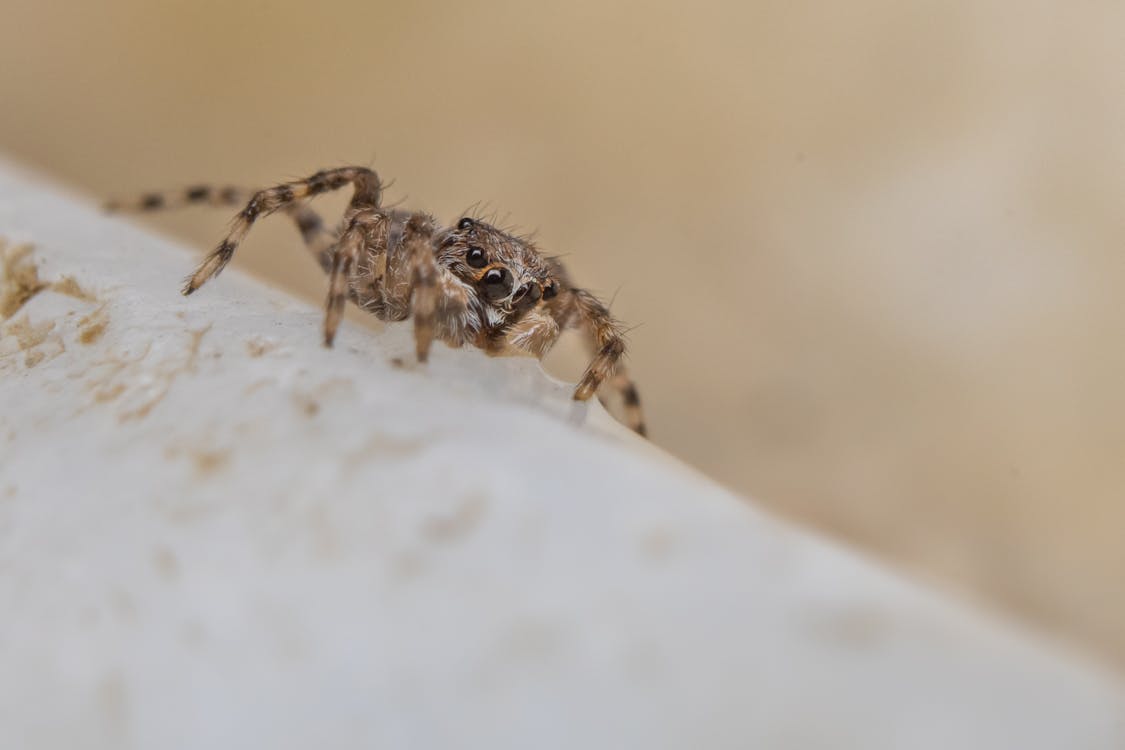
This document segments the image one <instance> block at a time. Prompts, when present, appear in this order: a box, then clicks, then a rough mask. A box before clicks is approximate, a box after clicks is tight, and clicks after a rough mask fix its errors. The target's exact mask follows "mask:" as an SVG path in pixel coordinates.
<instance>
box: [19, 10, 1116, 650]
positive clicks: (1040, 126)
mask: <svg viewBox="0 0 1125 750" xmlns="http://www.w3.org/2000/svg"><path fill="white" fill-rule="evenodd" d="M1123 39H1125V5H1123V4H1121V3H1110V2H1081V3H1067V4H1063V3H1026V2H1017V1H1016V0H985V1H984V2H980V1H978V0H960V1H959V2H953V3H951V2H947V1H945V0H940V1H937V0H935V1H930V2H911V3H901V2H897V1H892V0H853V2H847V3H841V2H828V1H822V2H792V1H791V0H787V1H785V2H750V3H743V2H729V3H714V2H695V3H687V4H684V3H679V2H667V1H665V0H659V1H656V2H634V3H626V4H617V3H610V4H606V3H602V2H591V1H589V0H580V1H578V2H568V3H565V4H560V5H559V6H557V7H553V8H552V7H547V6H545V5H542V6H541V5H538V4H528V3H517V2H510V3H505V2H499V1H496V2H445V3H436V4H425V3H396V4H389V3H375V2H358V1H357V2H348V3H340V4H336V5H332V4H331V3H325V4H319V5H314V4H312V3H297V2H264V1H255V2H237V3H220V2H209V1H207V2H201V1H198V0H196V1H194V2H190V3H189V2H165V3H159V2H158V3H152V2H141V1H140V0H136V1H130V2H111V3H86V2H75V1H71V2H60V3H39V2H26V1H25V0H16V1H15V2H14V3H13V2H12V0H9V2H8V3H7V4H6V6H5V12H4V22H3V25H2V26H0V111H2V116H0V151H3V152H6V153H8V154H9V155H14V156H15V157H17V158H19V159H20V160H22V161H24V162H26V163H30V164H32V165H35V166H38V167H39V168H41V169H43V170H46V171H47V172H49V173H52V174H54V175H55V176H57V177H59V178H61V179H63V180H65V181H67V182H69V183H71V184H73V185H76V186H79V187H80V188H81V189H83V190H85V191H86V192H88V193H89V194H90V195H91V196H107V195H129V194H132V193H135V192H137V191H139V190H142V189H149V188H161V187H176V186H184V185H187V184H190V183H195V182H200V181H217V182H233V183H240V184H241V183H246V184H250V185H255V186H256V185H266V184H271V183H274V182H277V181H278V180H279V179H283V178H289V177H294V176H302V175H305V174H308V173H310V172H312V171H314V170H315V169H317V168H320V167H324V166H332V165H340V164H345V163H352V162H358V163H364V164H368V163H369V164H372V165H373V166H375V167H376V168H377V169H378V170H379V171H380V173H381V174H383V176H384V177H386V178H394V179H395V181H396V182H395V185H394V187H393V188H392V189H391V191H390V196H391V198H392V200H394V199H405V200H406V203H407V205H409V206H413V207H426V208H429V209H430V210H432V211H434V212H435V213H436V214H437V215H438V216H439V217H444V218H446V219H453V218H455V217H457V216H458V215H459V214H460V212H461V211H463V210H464V209H465V208H466V207H467V206H469V205H470V204H472V203H475V202H477V201H483V202H485V203H486V204H487V205H488V206H490V207H492V208H494V209H496V210H497V211H499V212H500V213H501V214H509V215H510V217H511V220H512V221H514V222H516V223H519V224H522V225H524V226H525V227H528V228H537V229H538V230H539V238H540V241H541V243H542V245H543V246H545V247H546V248H549V249H550V250H552V251H554V252H559V253H563V254H566V255H567V256H568V258H567V262H568V263H569V265H570V267H571V268H572V270H573V271H574V273H575V275H576V276H577V278H578V279H580V280H581V281H582V282H583V283H585V284H587V285H589V286H591V287H592V288H594V289H596V290H598V291H600V292H602V293H603V294H605V295H607V296H611V297H614V299H615V302H614V310H615V311H616V312H617V313H618V315H619V316H620V317H621V318H623V319H624V320H626V321H628V322H630V323H633V324H637V325H638V327H637V328H636V329H635V330H634V331H633V332H632V338H631V340H632V350H631V362H632V367H633V370H634V372H635V374H636V376H637V378H638V380H639V382H640V385H641V387H642V395H643V396H644V397H645V405H646V408H647V410H648V413H649V423H650V426H651V429H652V432H653V438H654V440H655V441H656V442H657V443H658V444H660V445H663V446H665V447H666V448H668V449H669V450H670V451H672V452H673V453H675V454H677V455H679V456H682V457H683V458H684V459H686V460H687V461H689V462H691V463H692V464H694V465H696V466H698V467H700V468H701V469H702V470H704V471H706V472H707V473H709V474H711V475H713V476H715V477H717V478H718V479H720V480H721V481H723V482H725V483H726V484H728V485H730V486H732V487H734V488H736V489H738V490H741V491H743V492H746V493H748V494H750V495H753V496H755V497H756V498H758V499H759V500H760V501H761V502H763V503H765V504H767V505H769V506H770V507H772V508H774V509H776V510H777V511H779V512H781V513H783V514H785V515H788V516H790V517H796V518H799V519H802V520H803V521H806V522H811V523H813V524H815V525H817V526H819V527H821V528H823V529H826V530H829V531H831V532H833V533H836V534H839V535H841V536H843V537H845V538H847V539H850V540H853V541H856V542H859V543H862V544H864V545H866V546H868V547H869V548H872V549H874V550H876V551H877V552H878V553H879V554H881V555H884V556H889V557H891V558H893V559H895V560H898V561H900V562H905V563H907V564H908V565H909V566H911V568H912V569H913V570H914V571H915V572H916V573H918V574H920V575H922V576H923V577H927V578H930V579H931V580H938V581H941V582H942V583H943V585H946V586H947V587H952V588H956V589H958V590H960V591H962V592H965V593H967V594H969V595H971V596H974V597H976V598H978V599H981V600H984V601H990V602H998V603H1000V604H1001V605H1003V606H1004V607H1005V608H1007V609H1008V610H1009V611H1014V612H1017V613H1020V614H1021V615H1024V616H1029V617H1030V618H1032V619H1033V620H1035V621H1037V622H1039V623H1041V624H1045V625H1048V626H1050V627H1052V628H1055V629H1057V630H1059V631H1061V632H1063V633H1065V634H1067V635H1068V636H1069V637H1070V638H1071V639H1072V640H1075V641H1077V642H1080V643H1081V644H1082V645H1083V646H1084V647H1085V648H1087V649H1088V650H1091V651H1094V652H1095V653H1099V654H1101V655H1103V657H1107V658H1108V659H1110V660H1112V661H1113V662H1114V663H1116V664H1117V665H1118V667H1121V666H1125V544H1123V543H1122V537H1123V531H1125V461H1123V458H1125V396H1123V395H1122V391H1123V389H1125V348H1123V345H1122V344H1123V342H1125V323H1123V321H1125V302H1123V293H1125V260H1123V258H1125V254H1123V252H1125V211H1123V210H1122V208H1123V207H1125V45H1123V44H1122V43H1121V42H1122V40H1123ZM327 204H328V205H338V204H332V202H331V201H328V202H327ZM228 218H229V216H228V215H227V214H225V213H222V212H220V213H219V214H216V213H213V212H210V211H207V210H199V211H196V212H192V213H183V214H177V215H175V216H167V217H162V218H159V219H155V218H154V219H153V220H152V221H153V223H154V224H156V225H157V226H159V227H161V228H163V229H164V230H165V231H169V232H172V233H175V234H178V235H180V236H182V237H185V238H187V239H188V240H190V241H191V242H193V243H195V244H196V245H198V246H199V247H200V248H201V250H202V249H203V248H206V247H208V246H210V245H212V244H213V243H214V242H215V241H216V240H217V239H218V237H219V236H220V235H221V233H222V231H223V227H224V226H225V222H226V220H227V219H228ZM2 230H3V228H2V227H0V232H2ZM236 263H237V264H238V265H239V266H240V267H242V268H244V269H250V270H251V271H253V272H254V273H257V274H259V275H260V276H263V277H265V278H268V279H272V280H274V281H276V282H279V283H281V284H283V285H285V286H288V287H290V288H292V289H294V290H296V291H298V292H300V293H301V294H304V295H307V296H309V297H310V298H313V299H315V300H317V301H318V302H319V300H320V299H321V298H322V294H323V290H324V284H323V280H322V279H321V278H320V276H319V272H318V271H317V270H316V269H315V268H314V266H313V264H312V263H311V262H309V261H308V260H307V258H306V257H305V256H304V254H303V252H302V250H301V249H300V244H299V242H298V240H297V239H296V238H295V236H294V235H293V233H292V231H291V229H290V228H289V227H288V226H287V225H286V224H285V222H280V221H277V222H267V224H266V225H263V226H262V227H261V230H260V231H259V230H256V231H255V234H254V235H252V236H251V240H250V241H249V242H248V244H247V245H246V246H245V248H244V252H242V254H241V255H240V257H239V258H238V259H237V261H236ZM185 271H186V269H185ZM177 281H178V279H173V280H170V286H169V294H174V293H175V288H176V282H177ZM553 364H554V367H556V368H557V369H558V370H560V371H561V372H562V373H564V374H565V373H571V374H573V372H574V371H575V368H576V364H575V363H574V362H573V361H572V358H568V357H567V356H565V354H564V355H563V356H560V357H557V358H556V361H555V362H554V363H553Z"/></svg>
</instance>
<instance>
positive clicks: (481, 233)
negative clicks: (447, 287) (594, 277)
mask: <svg viewBox="0 0 1125 750" xmlns="http://www.w3.org/2000/svg"><path fill="white" fill-rule="evenodd" d="M437 260H438V263H440V264H441V265H443V266H445V267H446V268H448V269H449V270H450V271H452V272H453V274H454V275H455V276H457V278H459V279H461V281H462V282H464V283H465V284H466V285H468V286H471V287H472V288H473V289H474V290H475V291H476V292H477V295H478V297H479V298H480V299H481V300H482V301H483V302H484V303H485V304H486V305H487V306H488V307H490V308H492V309H493V310H495V311H496V312H498V313H500V314H501V315H502V316H504V317H506V316H507V315H508V314H511V313H513V312H518V311H523V310H526V309H529V308H531V307H534V306H535V305H537V304H538V303H539V301H540V300H549V299H551V298H552V297H554V296H555V295H556V294H558V291H559V283H558V281H557V280H556V279H555V278H554V276H553V273H552V271H553V269H552V267H551V265H550V264H549V263H548V262H547V260H546V259H545V258H544V257H543V256H542V255H540V254H539V253H538V252H537V251H536V250H535V246H534V245H532V244H531V242H530V241H529V240H527V239H525V238H523V237H516V236H514V235H511V234H508V233H507V232H504V231H503V230H501V229H497V228H496V227H494V226H492V225H490V224H486V223H484V222H483V221H480V220H478V219H473V218H470V217H467V216H466V217H465V218H463V219H461V220H460V221H458V222H457V224H455V225H454V226H453V227H451V228H450V229H448V230H446V231H445V232H444V233H443V234H442V235H441V237H440V238H439V241H438V250H437Z"/></svg>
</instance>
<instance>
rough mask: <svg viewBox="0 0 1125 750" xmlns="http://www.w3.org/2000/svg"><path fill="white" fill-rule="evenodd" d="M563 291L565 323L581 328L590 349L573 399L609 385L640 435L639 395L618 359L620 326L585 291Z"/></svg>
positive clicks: (621, 338)
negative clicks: (590, 352)
mask: <svg viewBox="0 0 1125 750" xmlns="http://www.w3.org/2000/svg"><path fill="white" fill-rule="evenodd" d="M563 294H564V295H567V299H566V300H565V301H564V304H565V305H566V306H567V307H568V308H569V315H568V316H567V318H566V320H567V323H568V324H569V325H572V326H575V327H578V328H582V329H583V330H585V332H586V334H587V336H588V337H589V340H590V345H591V348H592V349H593V351H594V358H593V360H591V362H590V364H589V366H588V367H587V368H586V372H585V373H583V375H582V379H581V380H579V381H578V386H577V387H576V388H575V389H574V399H575V400H576V401H585V400H586V399H588V398H590V397H591V396H593V395H594V394H595V393H597V391H598V389H599V388H600V387H601V386H602V385H603V384H605V383H608V384H609V385H612V386H613V387H614V388H615V389H616V390H617V391H618V392H619V393H620V394H621V399H622V402H623V403H624V406H625V417H626V425H627V426H628V427H630V428H631V429H633V430H634V431H635V432H637V433H639V434H641V435H644V434H645V432H646V429H645V423H644V414H643V412H642V411H641V399H640V395H639V394H638V393H637V387H636V386H635V385H634V384H633V381H632V380H631V379H630V378H629V376H628V375H626V373H625V369H624V367H623V366H622V365H621V358H622V356H623V355H624V354H625V338H624V334H623V332H622V330H621V325H620V324H619V323H618V322H617V321H616V320H614V319H613V316H611V315H610V314H609V310H607V309H606V307H605V305H603V304H602V303H601V302H600V301H598V299H597V298H596V297H594V295H592V294H590V293H589V292H587V291H585V290H583V289H570V290H567V291H564V292H563Z"/></svg>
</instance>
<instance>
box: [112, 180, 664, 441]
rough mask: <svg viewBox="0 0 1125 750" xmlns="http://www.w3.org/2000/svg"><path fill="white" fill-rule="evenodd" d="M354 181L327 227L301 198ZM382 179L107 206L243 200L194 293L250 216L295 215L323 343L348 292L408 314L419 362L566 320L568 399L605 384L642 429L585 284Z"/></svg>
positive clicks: (381, 314) (190, 192)
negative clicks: (582, 346)
mask: <svg viewBox="0 0 1125 750" xmlns="http://www.w3.org/2000/svg"><path fill="white" fill-rule="evenodd" d="M347 185H351V186H352V188H353V192H352V198H351V202H350V203H349V204H348V207H347V209H346V210H345V212H344V216H343V220H342V221H341V223H340V224H339V226H338V227H337V228H336V229H335V230H334V231H333V230H331V229H329V228H327V227H326V226H325V224H324V221H323V220H322V219H321V218H320V216H319V215H318V214H317V213H316V212H314V211H313V210H312V209H311V208H309V207H308V205H307V200H306V199H308V198H311V197H313V196H316V195H320V194H322V193H326V192H330V191H333V190H338V189H340V188H342V187H345V186H347ZM382 194H383V184H382V183H381V182H380V181H379V176H378V175H377V174H376V173H375V172H374V171H373V170H371V169H368V168H366V167H341V168H338V169H325V170H321V171H319V172H317V173H316V174H314V175H312V176H311V177H308V178H307V179H303V180H295V181H292V182H286V183H283V184H280V185H277V186H275V187H271V188H267V189H265V190H258V191H250V190H243V189H239V188H233V187H224V188H215V187H212V186H209V185H200V186H196V187H191V188H188V189H186V190H183V191H178V192H169V193H162V192H155V193H148V194H145V195H142V196H141V197H140V198H139V199H138V200H137V201H135V202H131V203H121V202H111V203H109V204H108V205H107V206H106V208H107V210H110V211H115V210H135V211H154V210H158V209H164V208H174V207H179V206H186V205H190V204H209V205H213V206H220V207H221V206H244V207H243V208H242V210H241V211H240V212H239V213H238V214H237V215H236V217H235V219H234V222H233V225H232V228H231V230H230V232H229V233H228V234H227V236H226V238H225V239H224V240H223V241H222V242H220V243H219V245H218V247H216V248H215V249H214V250H213V251H212V252H211V253H210V254H208V255H207V257H206V258H205V259H204V260H203V262H202V263H200V264H199V266H198V267H197V268H196V270H195V272H194V273H193V274H192V275H191V276H189V277H188V278H187V280H186V282H185V284H184V287H183V293H184V294H185V295H188V294H192V293H193V292H195V291H196V290H197V289H199V288H200V287H201V286H203V285H204V284H205V283H207V281H208V280H209V279H211V278H214V277H215V276H217V275H219V273H220V272H221V271H222V270H223V268H225V267H226V265H227V263H229V262H230V260H231V258H232V257H233V256H234V253H235V250H236V249H237V248H238V245H239V243H241V242H242V240H243V239H245V237H246V235H247V233H248V232H249V231H250V228H251V227H252V226H253V225H254V222H255V221H257V220H258V219H260V218H263V217H265V216H269V215H270V214H273V213H276V212H278V211H281V212H284V213H285V214H288V215H289V217H290V218H291V219H292V220H293V221H294V222H295V223H296V225H297V229H298V231H300V233H301V237H302V238H303V239H304V242H305V246H306V247H307V248H308V250H309V252H310V253H311V254H312V255H313V257H314V258H315V259H316V261H317V262H318V263H319V264H320V267H321V268H322V269H323V270H324V272H325V273H327V274H328V287H329V289H328V299H327V301H326V303H325V316H324V343H325V345H326V346H332V341H333V339H334V338H335V335H336V329H337V327H338V326H339V325H340V318H341V316H342V315H343V310H344V305H345V303H346V302H347V301H348V300H351V301H352V302H353V303H355V304H356V305H357V306H358V307H359V308H361V309H363V310H366V311H367V312H370V313H372V314H374V315H375V316H376V317H378V318H379V319H380V320H385V321H399V320H405V319H406V318H408V317H411V316H412V317H413V318H414V344H415V354H416V356H417V358H418V361H419V362H423V363H424V362H425V361H426V358H427V355H428V354H429V350H430V345H431V343H432V342H433V340H434V339H435V338H437V339H440V340H441V341H444V342H445V343H446V344H447V345H449V346H451V347H460V346H463V345H465V344H471V345H473V346H476V347H477V348H479V349H481V350H483V351H484V352H485V353H486V354H489V355H491V356H502V355H530V356H534V357H536V358H538V359H542V357H543V356H544V355H545V354H546V353H547V352H548V351H549V350H550V349H551V347H552V346H553V345H554V343H555V342H556V341H557V340H558V338H559V335H560V334H561V333H562V331H563V330H565V329H567V328H578V329H581V330H582V331H584V332H585V334H586V337H587V339H588V341H589V344H590V348H591V349H592V351H593V359H592V360H591V361H590V363H589V365H588V366H587V368H586V371H585V372H584V373H583V375H582V378H581V380H579V381H578V384H577V386H576V387H575V389H574V399H575V400H576V401H586V400H588V399H589V398H590V397H591V396H593V395H595V394H598V395H599V399H601V400H602V403H603V404H604V403H606V399H605V397H604V395H602V394H599V389H601V388H602V386H603V385H607V386H611V387H613V388H615V389H616V390H617V391H618V392H619V393H620V395H621V401H622V403H623V409H624V415H625V419H624V422H625V424H626V425H628V426H629V427H631V428H632V429H633V430H635V431H636V432H638V433H640V434H641V435H644V434H645V425H644V419H643V416H642V412H641V405H640V397H639V396H638V395H637V389H636V387H635V386H634V384H633V382H632V381H631V380H630V379H629V377H628V376H627V375H626V373H625V370H624V368H623V366H622V363H621V359H622V356H623V355H624V353H625V339H624V334H623V331H622V328H621V324H620V323H619V322H618V321H617V320H615V319H614V318H613V317H612V316H611V315H610V313H609V310H608V309H607V308H606V306H605V305H604V304H603V303H602V302H601V301H599V300H598V298H597V297H595V296H594V295H593V294H591V293H590V292H588V291H586V290H584V289H580V288H577V287H575V286H573V285H572V284H571V282H570V279H569V277H568V276H567V273H566V270H565V269H564V268H563V266H562V264H561V263H559V261H558V260H557V259H556V258H552V257H549V256H545V255H543V254H541V253H540V251H539V250H538V248H536V246H535V245H534V244H533V243H532V241H531V240H530V239H529V238H527V237H521V236H517V235H514V234H511V233H510V232H507V231H505V230H503V229H501V228H498V227H496V226H493V225H492V224H489V223H487V222H485V221H483V220H481V219H479V218H475V217H472V216H464V217H462V218H460V219H458V220H457V222H456V224H454V225H453V226H451V227H443V226H441V225H440V224H439V223H438V222H437V220H436V219H434V217H433V216H431V215H430V214H428V213H425V212H422V211H414V212H410V211H402V210H398V209H394V208H389V207H384V206H382V205H381V199H382Z"/></svg>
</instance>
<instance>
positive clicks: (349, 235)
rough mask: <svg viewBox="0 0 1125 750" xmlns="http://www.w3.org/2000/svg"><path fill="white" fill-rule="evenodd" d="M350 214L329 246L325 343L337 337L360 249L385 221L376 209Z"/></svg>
mask: <svg viewBox="0 0 1125 750" xmlns="http://www.w3.org/2000/svg"><path fill="white" fill-rule="evenodd" d="M349 213H350V214H351V218H350V219H348V220H347V224H346V226H345V228H344V231H343V232H342V233H341V234H340V240H339V241H338V242H337V243H336V244H335V245H334V248H335V249H334V250H333V247H332V246H330V247H329V248H328V249H327V251H326V252H327V253H329V254H330V256H331V257H330V262H329V265H328V299H327V300H326V301H325V304H324V345H325V346H332V341H333V339H335V338H336V329H337V328H339V327H340V319H341V318H342V317H343V315H344V305H345V303H347V301H348V296H349V293H350V282H351V277H352V269H353V268H355V267H356V265H357V264H358V262H359V257H360V253H362V252H363V249H364V244H365V243H366V242H367V239H368V237H369V233H370V232H371V231H373V230H377V229H378V228H379V226H380V225H381V224H382V217H381V215H380V214H379V212H378V211H377V210H372V209H367V210H363V211H349Z"/></svg>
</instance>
